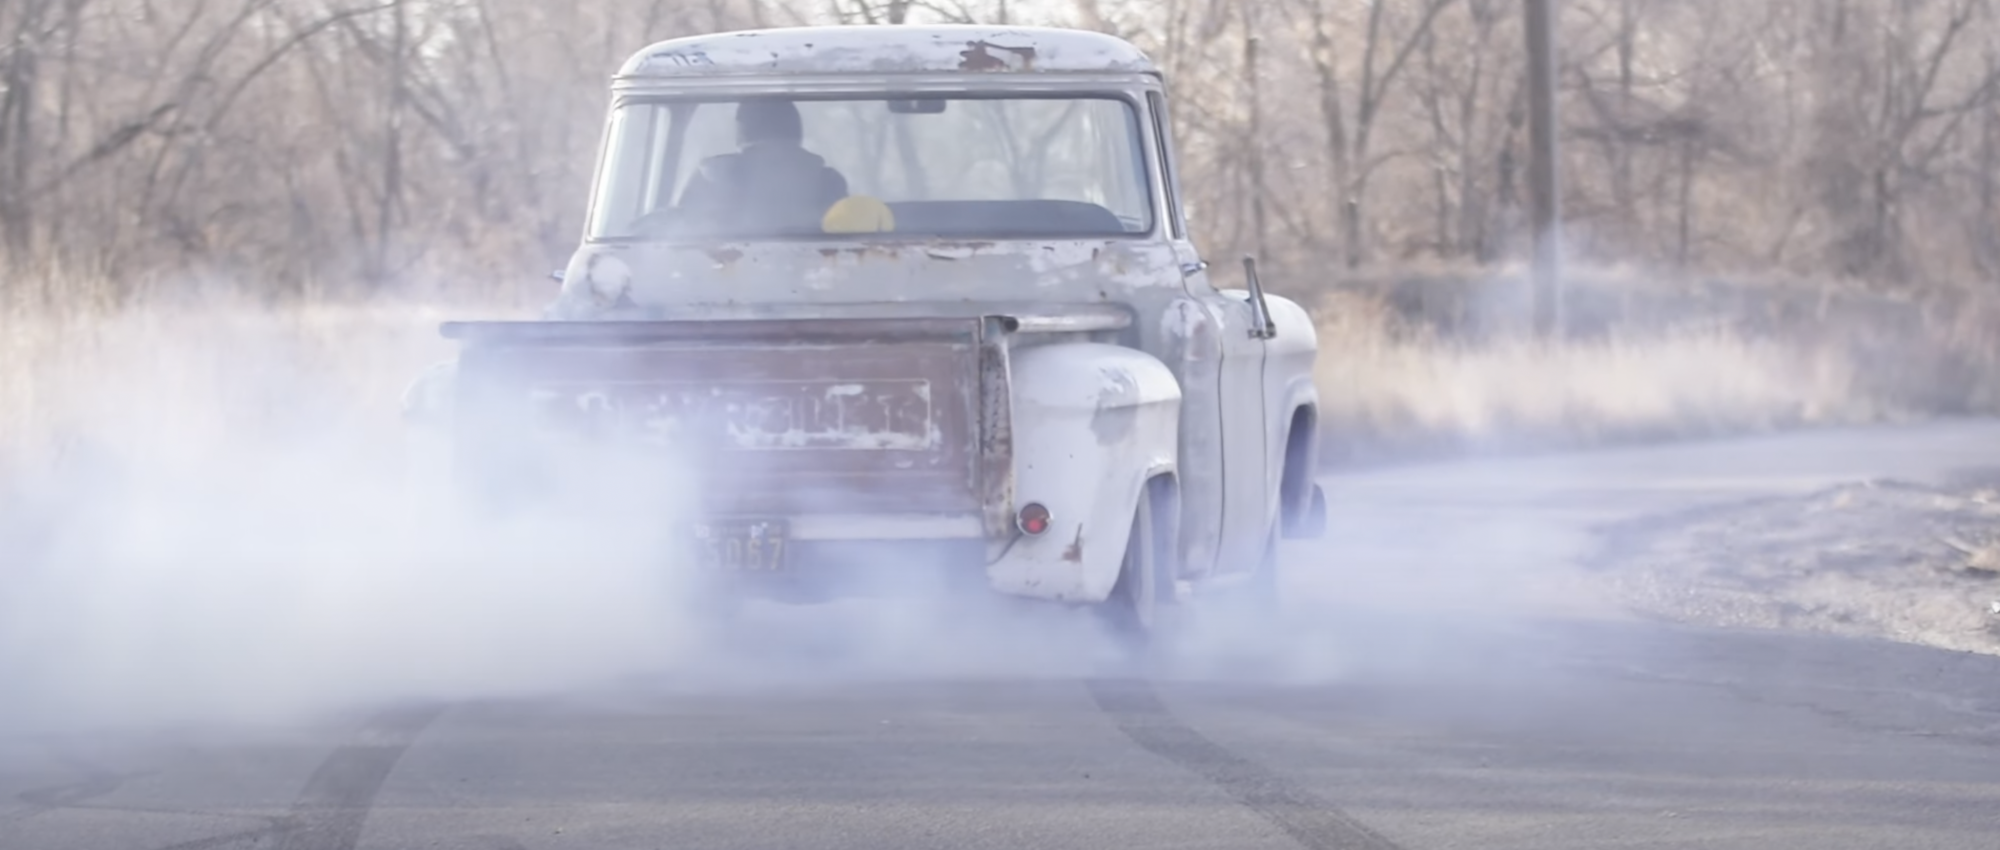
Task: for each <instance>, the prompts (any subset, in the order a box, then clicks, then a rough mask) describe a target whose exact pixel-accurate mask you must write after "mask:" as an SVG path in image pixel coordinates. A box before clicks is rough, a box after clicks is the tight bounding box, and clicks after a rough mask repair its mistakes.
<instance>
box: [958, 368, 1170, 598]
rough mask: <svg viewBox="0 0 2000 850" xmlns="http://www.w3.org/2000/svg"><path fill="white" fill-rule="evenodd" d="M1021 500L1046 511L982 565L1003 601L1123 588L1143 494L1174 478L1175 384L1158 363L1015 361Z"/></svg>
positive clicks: (1018, 498) (1016, 483)
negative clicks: (1046, 522)
mask: <svg viewBox="0 0 2000 850" xmlns="http://www.w3.org/2000/svg"><path fill="white" fill-rule="evenodd" d="M1012 372H1013V383H1012V385H1013V396H1012V401H1013V412H1014V416H1013V424H1014V494H1015V502H1016V504H1017V505H1026V504H1028V503H1029V502H1039V503H1041V504H1042V505H1043V506H1045V507H1047V508H1048V509H1049V513H1050V516H1051V523H1050V527H1049V530H1048V531H1047V532H1046V533H1044V534H1042V535H1039V536H1032V537H1031V536H1027V535H1025V534H1020V533H1019V532H1018V531H1017V532H1016V534H1017V536H1016V537H1015V539H1014V540H1013V542H1012V544H1011V545H1010V546H1008V547H1006V548H1005V550H1004V551H1002V552H1001V553H1000V554H999V556H998V557H997V558H996V559H995V560H994V561H993V563H991V564H990V565H989V566H988V567H987V577H988V579H989V581H990V582H991V584H992V586H993V589H995V590H997V591H1000V592H1002V593H1008V594H1013V595H1018V596H1030V597H1036V598H1042V599H1054V600H1063V601H1070V602H1100V601H1103V600H1104V598H1105V597H1107V596H1108V595H1110V593H1111V588H1112V586H1113V585H1114V584H1115V583H1116V582H1117V580H1118V570H1119V565H1120V563H1121V562H1122V561H1123V559H1124V555H1125V541H1126V538H1127V537H1128V536H1129V535H1130V533H1131V527H1132V514H1133V510H1134V509H1135V507H1136V506H1137V504H1138V501H1139V492H1140V488H1141V487H1144V486H1145V485H1146V482H1147V481H1148V480H1150V479H1152V478H1153V477H1154V476H1158V475H1171V474H1173V473H1174V472H1175V463H1174V461H1175V457H1176V447H1177V445H1178V441H1179V423H1180V401H1181V391H1180V384H1179V382H1177V381H1176V380H1175V379H1174V376H1173V373H1172V372H1169V371H1168V370H1167V367H1166V366H1165V364H1162V363H1161V362H1160V361H1159V360H1158V359H1156V358H1154V357H1153V356H1152V355H1149V354H1146V353H1144V352H1141V351H1137V350H1134V349H1130V348H1123V347H1120V346H1116V345H1107V344H1100V343H1060V344H1051V345H1042V346H1035V347H1031V348H1024V349H1021V350H1019V351H1016V352H1015V353H1014V354H1013V363H1012Z"/></svg>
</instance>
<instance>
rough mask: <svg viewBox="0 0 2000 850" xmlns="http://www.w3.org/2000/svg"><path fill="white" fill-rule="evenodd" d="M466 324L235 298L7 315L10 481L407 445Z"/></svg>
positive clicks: (4, 449) (0, 467)
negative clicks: (412, 400) (403, 422)
mask: <svg viewBox="0 0 2000 850" xmlns="http://www.w3.org/2000/svg"><path fill="white" fill-rule="evenodd" d="M482 312H483V313H485V314H491V313H495V312H498V311H494V310H487V311H482ZM463 317H465V312H464V311H460V310H458V309H452V308H440V307H437V306H434V305H422V304H396V303H380V304H373V305H360V306H356V305H341V304H326V303H292V304H286V305H282V306H278V307H264V306H260V305H257V304H254V303H250V302H248V301H247V300H244V299H241V298H234V297H227V296H225V297H219V298H208V299H206V300H204V301H203V302H202V303H198V304H190V303H172V304H166V303H152V304H136V305H129V306H125V307H119V308H108V307H89V306H78V305H66V306H63V307H61V308H50V307H47V306H42V305H35V304H26V303H21V302H18V301H17V302H14V303H8V304H0V323H4V326H5V327H6V329H7V332H6V334H5V335H4V339H0V476H9V477H11V476H19V475H37V474H41V473H47V472H50V471H52V470H54V469H55V468H56V467H58V466H60V465H62V464H65V463H70V462H79V461H81V460H83V459H88V458H103V457H106V456H110V457H116V458H119V459H121V460H145V461H147V462H154V463H170V464H178V463H199V462H201V459H202V458H206V457H212V456H213V453H215V452H217V451H221V450H226V449H227V447H228V446H229V444H230V443H232V442H234V441H243V440H258V441H268V440H277V439H284V438H286V437H289V436H298V437H302V438H314V437H318V436H321V435H325V434H331V433H343V434H345V435H348V436H358V437H361V438H362V439H361V440H359V441H356V442H371V441H372V442H375V443H377V444H379V445H384V446H387V445H392V444H393V441H392V440H391V439H389V438H391V437H393V434H394V432H395V429H396V428H397V426H398V411H399V405H400V397H401V393H402V391H403V389H404V387H406V386H407V385H408V383H409V382H410V380H411V379H412V378H413V377H415V376H416V374H417V373H418V371H419V370H421V369H422V368H423V367H425V366H427V365H428V364H430V363H432V362H436V361H437V360H440V359H443V358H446V357H449V356H450V353H451V349H450V346H449V345H448V344H447V342H446V341H445V340H443V339H440V338H439V337H438V335H437V331H436V326H437V322H439V321H441V320H443V319H445V318H463ZM378 437H379V438H381V439H376V438H378ZM5 483H6V482H5V480H0V490H4V489H5V487H4V485H5Z"/></svg>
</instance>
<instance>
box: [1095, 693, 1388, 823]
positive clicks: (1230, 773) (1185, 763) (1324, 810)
mask: <svg viewBox="0 0 2000 850" xmlns="http://www.w3.org/2000/svg"><path fill="white" fill-rule="evenodd" d="M1086 686H1087V687H1088V688H1089V690H1090V696H1091V698H1092V699H1093V700H1095V701H1096V703H1097V707H1098V708H1099V709H1100V710H1102V711H1103V712H1104V713H1105V714H1107V715H1110V716H1111V719H1112V721H1113V722H1114V723H1116V724H1117V726H1118V731H1120V732H1123V733H1125V737H1127V738H1130V739H1132V742H1133V743H1135V744H1138V745H1139V746H1140V748H1142V749H1144V750H1146V751H1147V752H1150V753H1152V754H1154V755H1157V756H1160V757H1161V758H1164V759H1166V760H1168V761H1171V762H1173V763H1174V764H1177V765H1179V766H1180V767H1182V768H1183V769H1185V770H1188V771H1190V772H1192V773H1194V774H1196V775H1198V776H1200V777H1202V778H1203V779H1206V780H1208V781H1209V782H1211V783H1213V784H1214V785H1215V786H1216V787H1217V788H1220V789H1221V790H1222V791H1223V792H1224V793H1226V794H1228V795H1229V796H1231V797H1234V798H1235V799H1236V801H1237V802H1238V803H1239V804H1241V805H1243V806H1244V807H1245V808H1248V809H1250V810H1251V811H1254V812H1256V813H1257V814H1259V815H1261V816H1263V817H1264V819H1265V820H1268V821H1270V822H1271V823H1272V824H1273V825H1274V826H1276V827H1278V829H1280V830H1282V831H1283V832H1284V833H1285V834H1286V835H1288V836H1291V838H1292V840H1294V841H1297V842H1298V843H1299V844H1300V846H1303V847H1306V848H1308V850H1401V848H1399V847H1398V845H1397V844H1396V843H1395V842H1393V841H1390V840H1389V839H1388V838H1386V837H1384V836H1383V835H1382V834H1381V833H1379V832H1376V831H1375V830H1373V829H1370V828H1368V826H1367V825H1365V824H1363V823H1361V822H1360V821H1358V820H1355V819H1354V818H1353V817H1352V816H1350V815H1348V814H1347V813H1346V812H1343V811H1341V810H1340V808H1339V807H1337V806H1335V805H1333V804H1332V803H1329V802H1327V801H1325V800H1322V799H1320V798H1319V797H1317V796H1315V795H1313V793H1312V792H1310V791H1307V790H1306V789H1305V788H1303V787H1301V786H1300V785H1299V784H1298V783H1296V782H1293V781H1291V780H1289V779H1286V778H1285V777H1283V776H1280V775H1278V773H1277V772H1275V771H1273V770H1271V769H1270V768H1267V767H1265V766H1263V765H1261V764H1258V763H1257V762H1254V761H1251V760H1249V759H1246V758H1244V757H1242V756H1239V755H1237V754H1235V753H1232V752H1230V751H1229V750H1228V749H1226V748H1224V747H1223V746H1221V745H1220V744H1217V743H1215V742H1214V741H1211V740H1209V739H1208V738H1206V737H1203V736H1202V734H1201V733H1199V732H1196V731H1194V730H1193V729H1192V728H1189V727H1188V725H1187V724H1185V723H1182V722H1181V721H1180V719H1179V718H1176V717H1174V715H1173V713H1172V712H1171V711H1168V710H1167V707H1166V704H1165V703H1163V702H1161V701H1160V697H1159V694H1158V693H1157V692H1156V691H1154V690H1153V686H1152V684H1151V683H1149V682H1146V681H1143V680H1136V679H1090V680H1087V682H1086Z"/></svg>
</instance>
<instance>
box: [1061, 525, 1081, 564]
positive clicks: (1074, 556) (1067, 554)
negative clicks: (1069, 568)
mask: <svg viewBox="0 0 2000 850" xmlns="http://www.w3.org/2000/svg"><path fill="white" fill-rule="evenodd" d="M1062 559H1063V560H1065V561H1068V562H1070V563H1072V564H1081V563H1083V526H1082V525H1078V526H1077V527H1076V539H1075V540H1071V541H1070V542H1069V545H1068V546H1066V547H1064V548H1063V553H1062Z"/></svg>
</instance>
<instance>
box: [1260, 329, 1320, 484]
mask: <svg viewBox="0 0 2000 850" xmlns="http://www.w3.org/2000/svg"><path fill="white" fill-rule="evenodd" d="M1264 302H1265V304H1266V305H1268V306H1269V307H1270V310H1271V320H1272V323H1273V324H1275V325H1277V329H1278V332H1277V334H1276V335H1275V336H1273V337H1271V339H1270V341H1269V342H1268V343H1267V345H1266V347H1265V349H1264V409H1265V411H1266V412H1265V426H1264V427H1265V432H1264V433H1265V438H1264V445H1265V447H1266V448H1267V451H1268V456H1267V458H1266V462H1267V463H1268V464H1269V465H1268V466H1266V467H1265V468H1266V469H1269V470H1271V475H1270V488H1271V489H1270V491H1269V492H1270V495H1271V501H1270V502H1268V503H1267V504H1270V505H1272V506H1274V507H1277V506H1279V505H1280V504H1281V502H1280V501H1279V499H1280V494H1279V492H1278V491H1279V486H1280V483H1281V481H1282V479H1283V477H1284V476H1283V474H1282V471H1283V470H1284V468H1285V451H1286V448H1287V446H1288V444H1289V438H1290V429H1291V427H1292V415H1293V414H1294V413H1295V412H1296V411H1297V410H1298V409H1299V408H1301V407H1305V408H1310V409H1311V410H1312V411H1313V414H1314V418H1315V422H1317V417H1318V413H1319V388H1318V385H1317V384H1316V383H1315V382H1314V379H1313V369H1314V366H1315V365H1316V364H1315V362H1314V361H1316V360H1317V359H1318V358H1319V336H1318V334H1317V332H1316V331H1317V329H1315V328H1314V327H1313V320H1312V314H1310V313H1307V312H1306V310H1305V308H1304V307H1301V306H1299V304H1298V302H1296V301H1293V300H1291V299H1289V298H1284V297H1281V296H1276V295H1269V294H1266V295H1265V296H1264ZM1313 436H1314V437H1315V440H1314V442H1313V443H1311V444H1310V449H1311V450H1312V454H1311V455H1310V456H1309V458H1308V459H1309V460H1312V461H1313V462H1314V463H1317V458H1318V456H1319V454H1318V451H1317V449H1318V441H1317V439H1316V438H1317V436H1318V435H1313Z"/></svg>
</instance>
